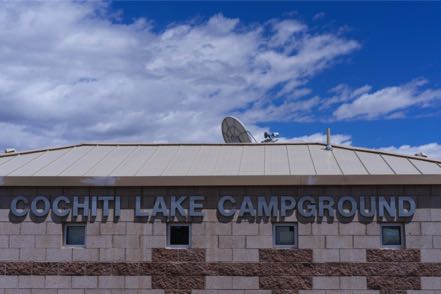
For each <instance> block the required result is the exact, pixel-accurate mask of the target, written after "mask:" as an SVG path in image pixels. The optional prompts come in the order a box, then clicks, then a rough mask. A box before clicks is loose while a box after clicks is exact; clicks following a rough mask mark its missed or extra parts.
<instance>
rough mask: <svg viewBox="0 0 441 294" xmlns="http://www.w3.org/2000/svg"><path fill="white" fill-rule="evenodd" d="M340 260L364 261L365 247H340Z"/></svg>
mask: <svg viewBox="0 0 441 294" xmlns="http://www.w3.org/2000/svg"><path fill="white" fill-rule="evenodd" d="M340 261H341V262H366V250H365V249H340Z"/></svg>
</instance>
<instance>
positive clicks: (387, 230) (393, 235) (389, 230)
mask: <svg viewBox="0 0 441 294" xmlns="http://www.w3.org/2000/svg"><path fill="white" fill-rule="evenodd" d="M381 234H382V237H383V245H384V246H401V245H402V244H401V243H402V242H401V227H400V226H383V227H382V230H381Z"/></svg>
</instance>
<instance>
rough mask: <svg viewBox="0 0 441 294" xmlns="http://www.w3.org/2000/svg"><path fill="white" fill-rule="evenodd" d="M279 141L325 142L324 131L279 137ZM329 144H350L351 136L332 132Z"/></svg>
mask: <svg viewBox="0 0 441 294" xmlns="http://www.w3.org/2000/svg"><path fill="white" fill-rule="evenodd" d="M280 141H281V142H316V143H326V134H324V133H314V134H311V135H305V136H300V137H293V138H281V139H280ZM331 144H336V145H352V136H351V135H346V134H332V135H331Z"/></svg>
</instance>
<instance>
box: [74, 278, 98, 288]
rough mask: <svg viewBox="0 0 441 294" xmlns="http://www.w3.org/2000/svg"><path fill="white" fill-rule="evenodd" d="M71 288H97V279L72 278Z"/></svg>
mask: <svg viewBox="0 0 441 294" xmlns="http://www.w3.org/2000/svg"><path fill="white" fill-rule="evenodd" d="M72 288H91V289H93V288H98V277H90V276H86V277H81V276H80V277H77V276H74V277H72Z"/></svg>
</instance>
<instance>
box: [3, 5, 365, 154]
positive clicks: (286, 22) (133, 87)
mask: <svg viewBox="0 0 441 294" xmlns="http://www.w3.org/2000/svg"><path fill="white" fill-rule="evenodd" d="M0 44H1V45H0V53H1V54H0V67H1V68H2V71H1V74H0V103H1V105H2V107H1V108H0V125H1V127H2V133H3V136H1V138H0V146H3V148H4V147H7V146H8V147H9V146H10V147H16V148H18V149H26V148H35V147H43V146H52V145H59V144H68V143H78V142H80V141H91V140H92V141H102V140H112V141H142V142H158V141H179V142H188V141H192V142H217V141H220V140H221V135H220V130H219V125H220V122H221V120H222V118H223V117H224V116H225V115H227V114H238V115H240V116H241V118H242V119H243V120H244V121H245V122H246V123H247V124H248V126H249V128H250V129H252V130H259V131H260V130H261V129H260V128H259V127H258V124H259V123H262V122H265V121H269V120H277V119H280V118H281V117H286V118H289V117H291V118H292V117H305V118H307V117H308V116H309V112H310V111H311V109H312V108H313V107H315V106H316V105H317V103H318V98H314V97H312V98H304V97H303V96H304V95H305V94H307V93H309V90H308V89H306V88H305V84H306V83H307V82H308V81H309V80H310V79H311V78H312V77H313V76H314V75H316V74H317V73H318V72H320V71H323V70H324V69H326V68H327V67H329V66H330V65H331V64H333V63H335V62H336V61H337V60H338V59H339V58H341V57H343V56H345V55H347V54H350V53H351V52H353V51H354V50H356V49H357V48H359V44H358V43H357V42H356V41H354V40H350V39H346V38H344V37H343V36H340V35H336V34H333V33H332V32H323V33H315V32H311V31H310V30H309V29H308V26H307V25H306V24H304V23H301V22H299V21H297V20H295V19H280V20H279V19H273V20H270V21H268V22H265V23H254V24H244V23H241V22H240V20H239V19H231V18H227V17H224V16H222V15H214V16H212V17H210V18H209V19H207V20H206V21H202V22H194V21H189V22H187V23H177V24H170V25H169V26H167V27H166V28H165V29H164V30H162V31H159V32H158V31H157V30H154V28H152V27H151V25H150V23H149V21H148V20H144V19H137V20H135V21H134V22H133V23H130V24H122V23H118V22H115V19H113V17H112V15H111V12H109V10H108V7H107V6H106V4H103V3H100V2H91V3H90V2H50V3H45V2H32V3H24V2H1V3H0ZM281 97H282V98H283V101H282V103H280V100H277V99H281Z"/></svg>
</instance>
